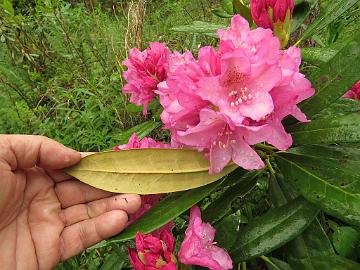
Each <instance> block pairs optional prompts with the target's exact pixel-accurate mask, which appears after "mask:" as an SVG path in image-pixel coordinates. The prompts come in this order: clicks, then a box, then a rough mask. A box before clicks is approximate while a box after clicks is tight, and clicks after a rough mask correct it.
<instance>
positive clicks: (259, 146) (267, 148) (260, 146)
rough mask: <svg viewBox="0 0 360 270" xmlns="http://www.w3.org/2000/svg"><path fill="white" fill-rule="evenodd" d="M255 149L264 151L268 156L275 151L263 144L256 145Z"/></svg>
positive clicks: (273, 148)
mask: <svg viewBox="0 0 360 270" xmlns="http://www.w3.org/2000/svg"><path fill="white" fill-rule="evenodd" d="M255 147H256V148H259V149H261V150H264V151H265V152H267V153H269V154H273V153H274V152H275V151H276V150H277V149H276V148H275V147H273V146H271V145H267V144H263V143H258V144H256V145H255Z"/></svg>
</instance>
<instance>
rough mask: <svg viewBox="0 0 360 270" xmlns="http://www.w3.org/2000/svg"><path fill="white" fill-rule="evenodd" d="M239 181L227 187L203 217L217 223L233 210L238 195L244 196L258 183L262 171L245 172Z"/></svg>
mask: <svg viewBox="0 0 360 270" xmlns="http://www.w3.org/2000/svg"><path fill="white" fill-rule="evenodd" d="M239 172H240V173H242V174H243V175H242V176H241V178H240V179H239V181H238V183H236V184H235V185H234V186H232V187H230V188H229V189H227V190H226V191H225V192H224V193H223V194H222V195H221V196H220V197H219V198H218V199H216V200H215V201H213V202H212V203H211V204H210V205H209V206H208V207H207V208H206V209H205V210H204V211H203V213H202V216H203V219H204V220H207V221H210V222H211V223H215V222H217V221H219V220H220V219H222V218H223V217H224V216H226V215H227V214H229V213H230V212H231V205H232V203H233V201H234V200H235V199H236V198H238V197H244V196H245V195H246V194H248V193H249V192H250V191H251V190H252V189H253V188H254V187H255V184H256V178H257V176H259V175H260V174H262V171H250V172H247V173H244V172H242V171H240V170H239Z"/></svg>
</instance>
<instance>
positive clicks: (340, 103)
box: [313, 98, 360, 119]
mask: <svg viewBox="0 0 360 270" xmlns="http://www.w3.org/2000/svg"><path fill="white" fill-rule="evenodd" d="M359 111H360V102H359V101H357V100H353V99H350V98H340V99H338V100H337V101H336V102H335V103H333V104H331V105H330V106H329V107H328V108H326V109H325V110H322V111H321V112H320V113H318V114H316V115H315V116H314V117H313V118H314V119H318V118H330V117H333V116H339V115H345V114H349V113H354V112H359Z"/></svg>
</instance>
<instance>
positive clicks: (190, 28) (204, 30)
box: [170, 21, 227, 37]
mask: <svg viewBox="0 0 360 270" xmlns="http://www.w3.org/2000/svg"><path fill="white" fill-rule="evenodd" d="M226 27H227V26H226V25H223V24H215V23H210V22H202V21H193V22H192V24H189V25H180V26H175V27H173V28H171V29H170V30H172V31H175V32H185V33H200V34H211V35H212V36H214V37H217V35H216V31H217V30H218V29H221V28H226Z"/></svg>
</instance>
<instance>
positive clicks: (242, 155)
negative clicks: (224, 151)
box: [232, 139, 265, 170]
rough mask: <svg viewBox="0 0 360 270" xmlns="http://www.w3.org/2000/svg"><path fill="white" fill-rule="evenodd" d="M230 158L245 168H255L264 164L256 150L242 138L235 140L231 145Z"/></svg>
mask: <svg viewBox="0 0 360 270" xmlns="http://www.w3.org/2000/svg"><path fill="white" fill-rule="evenodd" d="M232 160H233V161H234V162H235V163H236V164H238V165H239V166H241V167H242V168H244V169H246V170H257V169H261V168H263V167H264V166H265V164H264V162H263V161H262V160H261V158H260V157H259V155H258V154H257V153H256V151H255V150H254V149H252V148H251V147H250V146H249V145H248V144H247V143H246V142H244V140H242V139H238V140H236V143H235V144H234V145H233V155H232Z"/></svg>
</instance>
